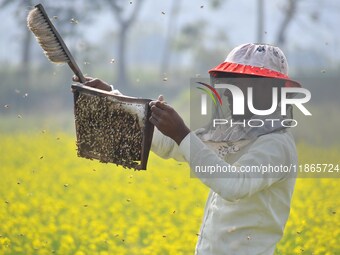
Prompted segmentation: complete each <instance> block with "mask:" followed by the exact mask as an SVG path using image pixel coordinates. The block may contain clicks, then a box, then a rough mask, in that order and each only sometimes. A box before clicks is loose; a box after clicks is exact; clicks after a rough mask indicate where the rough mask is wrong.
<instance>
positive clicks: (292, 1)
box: [276, 0, 298, 47]
mask: <svg viewBox="0 0 340 255" xmlns="http://www.w3.org/2000/svg"><path fill="white" fill-rule="evenodd" d="M297 3H298V0H288V7H287V10H286V12H285V17H284V19H283V21H282V23H281V25H280V27H279V30H278V34H277V39H276V44H277V45H278V46H281V47H282V46H284V44H285V42H286V35H287V28H288V26H289V24H290V23H291V21H292V20H293V18H294V15H295V13H296V9H297Z"/></svg>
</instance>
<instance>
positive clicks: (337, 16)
mask: <svg viewBox="0 0 340 255" xmlns="http://www.w3.org/2000/svg"><path fill="white" fill-rule="evenodd" d="M48 1H49V0H45V2H48ZM135 1H137V0H132V1H127V4H129V3H128V2H131V5H133V4H134V2H135ZM36 2H37V3H38V1H36ZM43 2H44V1H43ZM178 2H179V3H180V12H179V14H178V21H177V31H180V30H179V29H180V28H181V27H182V26H183V25H185V24H188V23H195V22H198V20H205V21H206V22H207V23H208V28H209V29H208V31H210V32H211V33H213V32H214V31H220V33H224V34H225V35H226V36H227V38H228V45H232V46H236V45H238V44H241V43H246V42H254V41H256V39H257V38H256V31H257V23H256V20H257V16H256V10H257V8H256V3H257V1H255V0H225V1H224V4H223V5H221V6H220V7H219V8H218V9H216V10H212V8H211V7H210V5H209V1H208V0H200V1H197V0H186V1H178ZM172 3H173V1H155V0H146V1H145V4H144V5H143V7H142V10H141V13H140V15H139V17H138V22H137V24H136V25H135V27H134V28H135V31H137V30H138V29H141V30H140V31H142V32H144V33H150V34H152V33H157V34H158V35H159V36H161V37H162V36H163V37H164V36H165V33H166V29H167V24H168V19H169V16H170V15H169V12H170V10H171V5H172ZM264 3H265V10H264V13H265V16H264V20H265V25H264V32H263V33H264V41H265V42H266V43H274V41H275V40H274V38H275V37H276V34H277V29H278V25H279V22H281V21H282V19H283V15H282V8H284V6H285V3H286V1H284V0H264ZM27 11H28V10H27V9H22V10H21V12H24V13H27ZM13 13H14V10H13V8H12V9H11V8H8V9H6V11H5V12H4V11H1V12H0V17H1V20H2V21H3V22H1V23H0V33H1V35H2V36H1V38H0V49H1V50H0V61H1V62H4V61H5V62H16V61H18V55H19V54H15V53H16V52H18V51H20V48H19V46H20V45H19V44H18V43H16V42H17V41H18V38H20V36H22V29H23V27H22V26H25V24H19V22H18V21H17V20H15V19H14V18H13ZM316 14H317V16H316ZM84 15H86V13H84ZM313 15H314V17H317V18H318V22H314V23H313V22H311V18H310V17H311V16H313ZM79 20H81V17H79ZM338 25H340V3H339V2H338V1H336V0H309V1H306V0H300V7H299V9H298V12H297V14H296V19H295V20H294V21H293V23H292V24H291V26H290V27H289V31H288V35H289V42H288V45H287V48H288V49H294V51H296V50H298V51H301V52H303V51H304V50H308V51H310V50H311V49H312V50H313V51H315V52H317V53H320V54H322V56H323V57H324V58H325V59H326V60H327V61H328V63H330V64H334V63H337V62H338V61H340V54H337V48H338V46H339V44H340V34H339V33H336V32H335V31H336V30H337V27H338ZM80 28H81V29H82V31H83V32H84V33H86V34H89V35H91V38H96V39H92V41H94V42H95V41H96V40H103V38H104V37H105V34H107V33H108V32H113V31H115V29H116V24H115V20H114V18H113V15H112V13H111V12H108V11H106V12H105V11H104V12H102V13H100V15H97V17H95V19H94V21H93V22H92V23H91V24H90V25H87V26H86V27H85V26H81V25H80ZM140 31H139V32H140ZM209 36H210V35H209V34H208V35H207V37H209ZM227 50H228V49H227V46H226V51H227ZM288 58H289V56H288Z"/></svg>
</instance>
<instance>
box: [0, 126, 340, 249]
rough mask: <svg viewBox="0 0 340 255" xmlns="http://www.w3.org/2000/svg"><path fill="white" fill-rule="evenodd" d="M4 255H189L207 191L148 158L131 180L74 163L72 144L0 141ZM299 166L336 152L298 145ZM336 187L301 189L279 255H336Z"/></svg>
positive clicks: (308, 184) (301, 183)
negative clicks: (145, 168)
mask: <svg viewBox="0 0 340 255" xmlns="http://www.w3.org/2000/svg"><path fill="white" fill-rule="evenodd" d="M0 140H1V146H0V254H3V255H9V254H11V255H12V254H13V255H14V254H15V255H30V254H32V255H33V254H34V255H42V254H61V255H69V254H76V255H85V254H89V255H92V254H93V255H107V254H118V255H124V254H126V255H144V254H161V255H163V254H174V255H180V254H185V255H186V254H193V253H194V247H195V243H196V240H197V233H198V231H199V227H200V224H201V218H202V215H203V210H204V205H205V199H206V197H207V195H208V189H207V188H206V187H205V186H204V185H203V184H201V183H200V181H199V180H197V179H193V178H190V173H189V169H188V166H187V165H186V164H184V163H177V162H176V161H173V160H163V159H160V158H158V157H157V156H155V155H154V154H151V155H150V159H149V163H148V170H146V171H133V170H129V169H123V168H121V167H117V166H116V165H113V164H101V163H98V162H96V161H91V160H86V159H81V158H78V157H77V155H76V154H77V153H76V146H75V138H74V137H73V136H71V135H66V134H62V133H61V134H50V133H48V132H41V133H38V134H32V135H27V134H23V135H20V134H9V135H6V136H5V135H0ZM298 149H299V157H300V163H304V162H309V161H315V162H317V161H320V162H322V163H326V162H327V163H338V164H340V157H339V156H340V150H338V149H327V150H326V149H317V148H313V147H309V146H306V145H299V146H298ZM339 194H340V179H334V178H333V179H320V178H319V179H316V178H315V179H303V178H300V179H297V184H296V189H295V192H294V196H293V202H292V210H291V215H290V218H289V221H288V223H287V226H286V229H285V235H284V237H283V239H282V240H281V242H280V243H279V244H278V247H277V250H276V253H275V254H315V255H317V254H327V255H331V254H340V202H339Z"/></svg>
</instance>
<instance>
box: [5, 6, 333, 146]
mask: <svg viewBox="0 0 340 255" xmlns="http://www.w3.org/2000/svg"><path fill="white" fill-rule="evenodd" d="M39 2H40V3H42V4H43V5H44V7H45V9H46V11H47V13H48V15H49V16H50V18H51V20H52V21H53V23H54V24H55V26H56V27H57V29H58V30H59V32H60V34H61V35H62V37H63V38H64V40H65V42H66V44H67V45H68V47H69V48H70V50H71V52H72V54H73V55H74V57H75V59H76V60H77V62H78V65H79V66H80V67H81V69H82V71H83V73H85V74H87V75H88V76H92V77H98V78H101V79H103V80H106V81H107V82H108V83H110V84H113V85H114V86H115V88H117V89H119V90H120V91H121V92H122V93H124V94H126V95H130V96H137V97H145V98H157V96H158V95H159V94H163V95H164V96H165V98H166V100H167V101H168V102H169V103H170V104H172V105H173V106H174V107H175V108H176V109H177V110H180V112H181V114H182V115H183V117H184V118H185V119H186V120H187V119H188V116H189V86H190V78H193V77H208V74H207V71H208V70H209V69H210V68H212V67H214V66H216V65H217V64H219V63H220V62H222V61H223V60H224V59H225V57H226V55H227V53H228V52H229V51H230V50H231V49H232V48H233V47H235V46H237V45H239V44H241V43H247V42H263V43H270V44H275V45H278V46H280V47H281V48H282V49H283V50H284V52H285V54H286V56H287V58H288V62H289V65H290V70H289V73H290V76H291V77H292V78H293V79H295V80H298V81H300V82H301V84H302V85H303V87H305V88H307V89H308V90H310V91H311V94H312V99H311V101H310V102H309V103H308V104H307V105H306V107H307V108H308V109H309V111H310V112H311V113H312V114H313V116H311V117H305V116H301V115H300V114H299V111H298V109H296V111H295V112H296V118H297V120H298V121H299V125H298V127H296V128H294V129H293V131H294V134H295V137H296V139H297V141H298V142H303V143H307V144H317V145H322V146H334V145H338V144H339V134H338V131H339V130H340V120H339V119H338V116H339V113H338V110H339V106H340V102H339V95H340V88H339V80H340V79H339V78H340V74H339V71H338V70H339V68H340V54H339V51H338V47H339V46H340V34H339V33H337V32H336V31H337V27H338V26H339V25H340V2H339V1H335V0H308V1H307V0H271V1H269V0H256V1H249V0H237V1H236V0H210V1H208V0H199V1H197V0H187V1H180V0H172V1H151V0H131V1H129V0H98V1H90V0H74V1H66V0H60V1H52V0H41V1H33V0H27V1H19V0H0V17H1V22H0V33H1V37H0V77H1V81H0V132H1V133H7V132H13V131H19V132H40V131H43V130H50V131H62V132H64V131H66V132H74V122H73V121H74V120H73V97H72V93H71V91H70V85H71V83H72V81H71V78H72V75H73V74H72V73H71V71H70V70H69V68H68V66H67V65H55V64H52V63H50V62H49V61H48V60H47V58H46V57H45V56H44V54H43V52H42V50H41V48H40V46H39V45H38V43H37V42H36V40H35V38H34V37H33V34H32V33H31V32H30V31H29V30H28V29H27V26H26V17H27V14H28V12H29V11H30V10H31V9H32V7H33V6H34V5H36V4H38V3H39Z"/></svg>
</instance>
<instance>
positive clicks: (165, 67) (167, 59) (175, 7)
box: [161, 0, 180, 75]
mask: <svg viewBox="0 0 340 255" xmlns="http://www.w3.org/2000/svg"><path fill="white" fill-rule="evenodd" d="M179 4H180V1H179V0H173V3H172V7H171V11H170V17H169V21H168V28H167V34H166V37H165V45H164V50H163V56H162V60H161V75H163V73H167V72H169V66H170V64H171V43H172V39H173V37H174V34H175V29H176V23H177V16H178V15H177V14H178V11H179V8H180V6H179Z"/></svg>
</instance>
